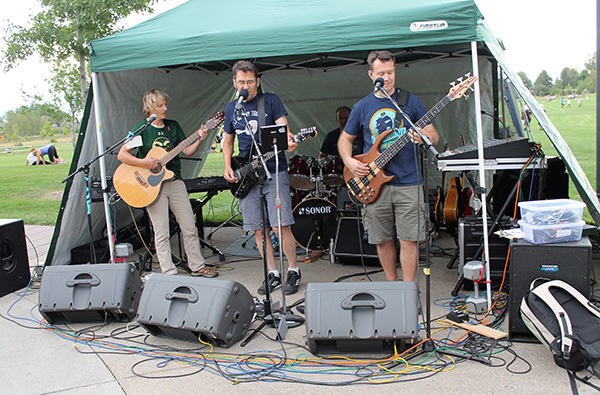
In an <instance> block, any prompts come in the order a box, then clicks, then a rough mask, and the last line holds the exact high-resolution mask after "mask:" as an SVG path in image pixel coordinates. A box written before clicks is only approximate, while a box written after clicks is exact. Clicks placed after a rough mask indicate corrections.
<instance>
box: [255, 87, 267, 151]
mask: <svg viewBox="0 0 600 395" xmlns="http://www.w3.org/2000/svg"><path fill="white" fill-rule="evenodd" d="M256 109H257V110H258V130H257V131H256V134H258V139H259V141H260V128H261V127H263V126H265V95H263V94H262V93H260V92H259V93H258V103H256ZM260 143H261V145H262V141H261V142H260Z"/></svg>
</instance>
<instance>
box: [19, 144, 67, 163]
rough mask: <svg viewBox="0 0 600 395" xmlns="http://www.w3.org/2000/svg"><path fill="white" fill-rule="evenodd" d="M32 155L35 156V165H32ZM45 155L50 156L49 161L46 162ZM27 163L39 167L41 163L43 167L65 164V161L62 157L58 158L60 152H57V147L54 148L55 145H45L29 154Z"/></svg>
mask: <svg viewBox="0 0 600 395" xmlns="http://www.w3.org/2000/svg"><path fill="white" fill-rule="evenodd" d="M32 154H33V155H34V156H35V163H32V161H31V160H30V156H31V155H32ZM45 155H48V161H46V160H44V156H45ZM27 162H28V163H29V164H30V165H39V164H40V163H41V164H42V165H51V164H58V163H65V161H64V160H62V158H61V157H60V156H58V152H56V147H55V146H54V144H48V145H44V146H43V147H42V148H39V149H32V150H31V151H30V152H29V155H28V156H27Z"/></svg>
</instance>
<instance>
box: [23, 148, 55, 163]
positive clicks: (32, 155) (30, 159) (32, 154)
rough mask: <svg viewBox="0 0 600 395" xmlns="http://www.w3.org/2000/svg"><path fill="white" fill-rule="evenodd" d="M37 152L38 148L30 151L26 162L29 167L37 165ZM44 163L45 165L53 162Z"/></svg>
mask: <svg viewBox="0 0 600 395" xmlns="http://www.w3.org/2000/svg"><path fill="white" fill-rule="evenodd" d="M36 151H37V149H36V148H32V149H31V151H29V155H27V159H26V160H25V164H26V165H29V166H35V165H37V156H35V153H36ZM42 163H43V164H44V165H51V164H52V162H48V161H43V162H42Z"/></svg>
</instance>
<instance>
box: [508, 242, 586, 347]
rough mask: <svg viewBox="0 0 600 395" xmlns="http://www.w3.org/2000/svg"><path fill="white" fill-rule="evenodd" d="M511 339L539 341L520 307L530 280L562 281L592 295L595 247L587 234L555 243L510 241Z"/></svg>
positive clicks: (584, 293)
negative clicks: (593, 250)
mask: <svg viewBox="0 0 600 395" xmlns="http://www.w3.org/2000/svg"><path fill="white" fill-rule="evenodd" d="M510 245H511V252H510V261H511V262H510V292H509V308H510V310H509V313H510V315H509V332H508V335H509V338H510V339H511V340H512V341H523V342H537V340H536V338H535V337H534V336H533V334H532V333H531V332H530V331H529V329H528V328H527V327H526V326H525V324H524V323H523V320H522V319H521V313H520V310H519V306H520V305H521V300H522V299H523V295H525V293H527V292H528V291H529V288H530V285H531V282H532V281H533V280H535V279H537V278H546V279H550V280H563V281H564V282H566V283H568V284H570V285H572V286H573V287H574V288H575V289H577V290H578V291H579V292H581V293H582V294H583V295H584V296H585V297H587V298H589V297H590V273H591V262H592V246H591V244H590V241H589V239H588V238H587V237H584V238H582V239H581V240H579V241H571V242H567V243H556V244H531V243H529V242H527V241H525V240H513V241H511V243H510Z"/></svg>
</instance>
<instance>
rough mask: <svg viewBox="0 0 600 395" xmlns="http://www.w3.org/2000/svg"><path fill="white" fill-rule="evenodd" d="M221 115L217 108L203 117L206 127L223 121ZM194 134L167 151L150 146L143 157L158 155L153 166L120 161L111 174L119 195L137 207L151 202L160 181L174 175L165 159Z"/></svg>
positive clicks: (170, 158) (167, 160)
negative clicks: (212, 113) (156, 161)
mask: <svg viewBox="0 0 600 395" xmlns="http://www.w3.org/2000/svg"><path fill="white" fill-rule="evenodd" d="M224 119H225V113H224V112H223V111H220V112H218V113H216V114H215V115H213V116H212V117H210V118H209V119H208V120H207V121H206V128H207V129H209V130H210V129H215V128H217V127H219V126H220V125H221V124H222V123H223V120H224ZM198 138H199V136H198V133H195V132H194V133H192V134H191V135H190V136H189V137H188V138H186V139H185V140H183V141H182V142H181V143H179V144H178V145H177V147H175V148H173V149H172V150H171V151H169V152H167V151H165V150H164V149H163V148H161V147H154V148H152V149H151V150H150V151H148V154H147V155H146V157H152V158H157V159H158V166H157V167H156V168H154V169H147V168H145V167H140V166H132V165H128V164H125V163H122V164H121V165H120V166H119V167H118V168H117V170H115V174H114V175H113V184H114V187H115V190H116V191H117V193H118V194H119V196H121V198H123V200H124V201H125V203H127V204H128V205H130V206H131V207H137V208H141V207H146V206H148V205H150V204H152V203H154V202H155V201H156V199H157V198H158V194H159V192H160V188H161V186H162V183H163V181H165V180H169V179H171V178H173V176H174V174H173V172H172V171H171V170H169V169H167V167H166V165H167V163H169V162H170V161H171V160H172V159H173V158H175V157H176V156H177V155H179V154H180V153H181V151H183V150H184V149H186V148H187V147H189V146H190V145H191V144H193V143H194V142H195V141H196V140H198Z"/></svg>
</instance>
